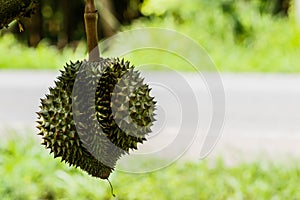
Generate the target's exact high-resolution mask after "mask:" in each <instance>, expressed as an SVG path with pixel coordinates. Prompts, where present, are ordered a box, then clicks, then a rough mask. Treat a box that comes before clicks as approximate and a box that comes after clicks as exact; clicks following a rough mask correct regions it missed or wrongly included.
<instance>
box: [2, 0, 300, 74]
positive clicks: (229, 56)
mask: <svg viewBox="0 0 300 200" xmlns="http://www.w3.org/2000/svg"><path fill="white" fill-rule="evenodd" d="M261 1H263V0H261ZM234 2H235V3H234V4H232V1H225V0H224V1H223V0H222V1H209V0H203V1H198V0H190V1H189V2H188V3H187V2H186V1H179V0H162V1H158V0H147V1H144V3H143V4H142V7H141V12H142V13H143V14H144V15H145V16H146V17H144V18H140V19H138V20H136V21H134V23H132V24H131V25H129V26H123V28H122V29H123V30H128V29H135V28H140V27H161V28H163V27H165V28H170V29H174V30H177V31H179V32H180V33H183V34H186V35H187V36H189V37H191V38H192V39H193V40H195V41H197V42H198V43H199V45H201V46H202V47H203V48H204V49H205V50H206V51H207V53H208V54H209V56H210V57H211V58H212V60H213V61H214V63H215V64H216V66H217V67H218V69H219V70H220V71H223V72H286V73H295V72H296V73H299V72H300V62H299V55H300V25H299V23H298V22H297V21H296V20H295V13H294V12H293V7H291V10H290V14H289V17H288V18H281V17H274V16H273V15H272V14H270V13H268V12H261V11H260V7H261V3H259V2H260V1H258V0H257V1H256V0H253V1H246V0H244V1H234ZM245 13H247V14H245ZM145 39H147V38H146V36H145ZM158 42H163V41H161V40H159V41H158ZM173 42H174V43H176V41H173ZM118 45H120V46H121V45H122V44H118ZM176 45H177V46H179V47H180V46H181V45H182V46H184V45H185V44H179V43H176ZM85 52H86V48H85V45H84V43H80V45H79V46H78V47H77V48H76V51H75V52H73V50H72V49H71V48H68V47H67V48H65V49H63V50H62V51H58V50H56V49H55V48H54V47H52V46H49V44H48V43H47V42H45V41H43V42H41V43H40V44H39V46H38V48H37V49H36V50H35V49H32V48H27V47H25V45H20V44H19V43H18V42H17V41H16V40H15V39H14V38H13V37H11V36H3V37H1V38H0V53H1V54H0V68H9V69H11V68H22V69H26V68H30V69H60V68H62V66H63V65H64V63H65V62H68V61H69V60H72V61H75V60H77V59H79V58H83V57H84V56H85ZM16 57H18V58H21V57H22V59H15V58H16ZM125 57H126V58H127V59H128V60H130V61H131V62H132V63H133V64H135V65H136V66H138V65H140V64H144V63H147V62H148V61H151V60H147V59H152V62H153V61H155V62H156V63H165V62H167V63H165V64H167V65H168V66H170V67H171V68H174V69H178V70H183V71H186V70H189V69H190V68H191V67H190V65H189V64H188V63H186V62H185V61H182V60H180V59H179V58H176V57H174V56H170V55H168V54H164V53H161V52H157V51H156V52H149V51H146V52H142V51H141V52H132V53H130V54H128V55H126V56H125ZM145 59H146V60H145ZM12 60H14V62H11V61H12ZM148 63H149V62H148Z"/></svg>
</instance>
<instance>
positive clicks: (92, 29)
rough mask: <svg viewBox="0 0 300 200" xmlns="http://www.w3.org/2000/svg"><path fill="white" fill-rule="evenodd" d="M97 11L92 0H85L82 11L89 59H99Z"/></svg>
mask: <svg viewBox="0 0 300 200" xmlns="http://www.w3.org/2000/svg"><path fill="white" fill-rule="evenodd" d="M97 22H98V13H97V10H96V7H95V4H94V0H87V1H86V4H85V11H84V23H85V32H86V38H87V44H88V51H89V61H91V62H93V61H99V60H100V52H99V48H98V31H97V30H98V29H97Z"/></svg>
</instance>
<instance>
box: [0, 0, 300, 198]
mask: <svg viewBox="0 0 300 200" xmlns="http://www.w3.org/2000/svg"><path fill="white" fill-rule="evenodd" d="M84 3H85V1H83V0H77V1H74V0H73V1H71V0H60V1H57V0H51V1H50V0H41V1H40V4H39V6H38V9H37V10H36V14H35V15H34V16H32V17H31V18H21V19H20V23H21V24H22V26H23V27H24V31H21V32H20V30H19V24H18V23H17V22H12V23H11V24H10V25H9V27H8V28H4V29H2V30H0V136H1V140H0V177H1V179H0V198H1V199H74V198H75V199H113V197H112V196H111V194H110V188H109V185H108V183H107V182H105V181H100V180H99V179H94V178H91V177H89V176H88V175H87V174H85V173H84V172H81V171H80V170H78V169H73V168H70V167H68V166H66V165H65V164H62V163H60V162H59V159H53V158H52V155H48V154H49V152H48V151H47V150H45V149H44V148H43V147H42V146H41V145H40V144H39V142H40V138H39V137H36V133H37V130H36V128H35V125H36V124H35V120H36V117H37V116H36V114H35V112H36V111H38V109H39V108H38V106H39V101H40V98H42V97H44V95H45V94H46V93H47V92H48V88H49V87H50V86H53V85H54V80H55V78H56V77H57V76H58V75H59V70H61V69H63V66H64V65H65V63H66V62H69V61H70V60H71V61H73V62H75V61H76V60H81V59H84V58H86V54H87V49H86V40H85V30H84V22H83V12H84ZM95 3H96V6H97V8H98V12H99V27H100V28H99V33H98V34H99V39H100V40H101V41H104V40H105V39H108V38H111V37H113V36H114V35H116V34H118V33H120V32H122V31H128V30H135V29H138V28H145V27H159V28H168V29H172V30H176V31H178V32H179V33H183V34H185V35H187V36H188V37H190V38H191V39H192V40H194V41H196V42H197V43H198V44H199V45H200V46H201V47H203V49H204V50H205V51H206V52H207V54H208V55H209V57H210V58H211V60H212V62H213V63H214V64H215V65H216V68H217V72H213V73H220V76H221V78H222V81H223V85H224V92H225V97H226V102H225V109H226V119H225V121H224V126H223V132H222V137H221V138H220V140H219V142H218V143H217V145H216V148H215V149H214V151H213V152H212V153H211V154H210V155H209V156H208V157H207V158H205V159H204V160H200V156H199V155H200V150H201V146H202V145H203V138H204V136H203V134H204V135H205V133H206V132H207V129H208V128H209V125H210V117H211V115H212V112H213V108H212V107H211V102H210V94H209V91H207V88H206V87H205V84H206V83H205V82H204V81H203V80H201V79H199V78H197V77H196V75H195V74H196V73H195V69H193V68H192V67H191V64H190V63H188V62H185V61H182V60H180V59H178V57H176V56H174V55H173V56H172V55H168V54H165V53H162V52H161V51H148V52H147V56H146V55H145V52H131V53H129V54H126V55H124V56H123V57H124V58H126V59H128V60H130V61H131V63H133V64H134V65H136V66H139V65H142V64H143V63H151V62H152V61H155V62H156V63H164V64H167V65H168V69H169V70H171V71H172V70H174V71H176V72H177V73H178V74H179V75H180V76H181V77H184V80H186V82H187V83H188V84H189V85H190V87H191V88H192V90H193V91H194V92H195V94H197V95H196V100H197V101H198V102H199V104H198V106H199V108H198V112H199V116H198V117H199V119H200V120H199V121H200V122H199V123H200V125H199V127H200V128H199V134H198V135H197V134H196V137H195V138H194V139H195V140H194V141H193V142H192V144H191V146H190V148H189V149H188V150H187V151H186V152H185V154H184V155H183V157H182V158H181V159H180V160H179V161H177V162H175V163H172V164H171V165H170V166H168V167H165V168H163V169H160V170H158V171H155V172H152V173H144V174H134V173H133V174H132V173H125V172H122V170H117V172H115V173H113V174H112V176H111V181H112V183H113V186H114V188H115V193H116V194H117V199H283V198H287V199H300V191H299V189H298V182H299V178H300V163H299V162H300V161H299V159H300V150H299V143H300V135H299V131H300V123H299V121H300V114H299V113H300V106H299V102H300V87H299V85H300V75H299V72H300V62H299V55H300V2H299V1H297V0H240V1H233V0H214V1H209V0H189V1H181V0H122V1H116V0H95ZM147 37H148V36H145V38H147ZM157 41H159V42H160V43H164V42H165V44H172V43H174V45H176V46H177V47H178V48H180V47H182V49H186V48H184V47H185V45H186V44H184V43H180V42H178V41H171V38H170V39H169V41H162V40H161V39H159V38H157ZM135 42H137V41H129V42H127V43H126V44H125V43H122V44H117V45H120V47H121V46H122V45H126V46H130V43H135ZM190 53H191V54H193V52H190ZM108 54H109V53H107V55H108ZM103 55H104V56H105V55H106V53H105V51H104V54H103ZM165 61H168V62H165ZM161 69H162V68H159V67H152V68H151V70H150V71H147V73H146V74H145V76H146V77H147V78H149V80H150V81H151V80H156V81H157V82H160V81H161V82H163V81H166V82H167V83H168V84H170V85H174V87H176V88H178V90H180V89H182V90H183V88H181V86H180V84H179V83H178V82H177V81H178V79H176V77H175V78H172V75H171V74H169V73H165V72H163V70H161ZM203 73H205V71H203ZM176 83H177V84H176ZM168 84H165V85H167V86H168ZM155 89H157V91H158V92H157V93H155V94H156V97H157V98H158V99H160V102H161V104H159V103H160V102H158V104H159V106H161V108H162V110H161V113H160V114H161V116H163V117H161V118H160V119H162V120H165V121H159V122H158V124H157V127H156V129H159V128H161V127H163V130H164V131H163V132H159V134H154V135H151V138H150V139H151V140H150V141H152V143H153V141H155V142H154V144H153V145H154V147H162V146H164V145H167V144H169V143H168V142H169V141H170V140H171V139H173V138H174V137H176V133H177V132H176V130H177V129H176V128H178V127H177V126H180V124H178V122H177V121H174V120H173V119H175V118H176V117H178V116H180V112H179V111H178V109H173V113H170V112H163V111H164V110H163V108H166V107H164V105H165V106H167V105H169V106H170V107H172V106H173V105H174V106H178V108H180V105H177V104H176V98H174V99H172V98H173V97H172V93H171V92H169V93H168V91H167V90H164V88H160V87H159V86H156V88H154V90H155ZM188 98H190V96H187V97H186V99H187V100H188ZM162 102H163V103H162ZM173 102H174V103H173ZM177 103H178V102H177ZM172 108H173V107H172ZM172 108H171V109H169V110H172ZM176 108H177V107H176ZM166 119H168V120H169V121H172V120H173V121H172V123H170V124H168V120H166ZM159 126H161V127H159ZM150 144H151V143H150ZM155 145H157V146H155ZM161 159H163V158H156V159H153V160H147V161H146V162H145V163H141V167H142V165H146V166H151V165H155V164H154V163H158V165H159V163H162V162H163V161H162V160H161ZM145 168H147V167H145Z"/></svg>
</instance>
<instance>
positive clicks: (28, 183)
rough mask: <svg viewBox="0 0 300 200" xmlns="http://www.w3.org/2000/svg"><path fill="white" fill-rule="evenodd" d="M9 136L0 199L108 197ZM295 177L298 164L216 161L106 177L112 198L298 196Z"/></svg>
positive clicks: (0, 145)
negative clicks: (113, 193) (110, 184)
mask: <svg viewBox="0 0 300 200" xmlns="http://www.w3.org/2000/svg"><path fill="white" fill-rule="evenodd" d="M9 135H10V136H6V137H2V139H1V142H0V176H1V179H0V196H1V199H4V200H6V199H113V197H112V196H111V193H110V187H109V184H108V183H107V182H106V181H103V180H100V179H96V178H92V177H90V176H88V175H87V174H86V173H84V172H82V171H81V170H79V169H75V168H70V167H68V166H67V165H65V164H63V163H60V161H59V159H53V158H52V156H50V155H48V153H47V151H46V150H45V149H43V148H42V147H41V146H40V145H39V141H38V140H37V139H36V138H33V136H31V135H29V133H28V132H27V133H24V134H23V135H21V134H13V133H11V132H10V134H9ZM152 162H153V161H152ZM149 164H151V162H149V163H148V165H149ZM299 178H300V166H299V163H294V164H293V162H291V163H289V164H287V163H286V164H283V163H281V164H280V163H277V164H274V163H271V162H268V161H266V160H264V161H261V160H260V161H257V162H253V163H248V164H239V165H237V166H234V167H228V166H226V165H225V164H224V163H223V162H222V160H221V159H220V160H219V161H217V162H214V163H213V164H209V163H207V162H205V161H199V162H194V163H190V162H189V163H183V162H177V163H175V164H173V165H171V166H169V167H167V168H165V169H161V170H159V171H156V172H152V173H146V174H127V173H123V172H120V171H118V172H115V173H114V174H113V176H112V179H111V181H112V184H113V186H114V189H115V193H116V195H117V199H143V200H145V199H149V200H150V199H151V200H152V199H166V200H168V199H170V200H171V199H291V198H293V199H299V198H300V192H299V188H298V183H299Z"/></svg>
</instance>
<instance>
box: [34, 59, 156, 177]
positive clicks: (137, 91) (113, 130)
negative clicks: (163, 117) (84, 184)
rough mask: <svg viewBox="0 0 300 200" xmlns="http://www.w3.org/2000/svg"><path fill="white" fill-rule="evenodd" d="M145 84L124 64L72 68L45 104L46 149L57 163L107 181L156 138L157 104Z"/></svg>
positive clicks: (79, 64)
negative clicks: (117, 167)
mask: <svg viewBox="0 0 300 200" xmlns="http://www.w3.org/2000/svg"><path fill="white" fill-rule="evenodd" d="M143 81H144V80H143V79H142V78H140V74H139V73H138V72H137V71H135V70H134V67H133V66H130V64H129V62H125V61H124V60H119V59H115V58H112V59H102V58H101V59H100V61H99V62H87V61H83V62H80V61H78V62H76V63H71V64H67V65H66V66H65V69H64V70H62V71H61V75H60V76H59V77H58V80H57V81H55V87H53V88H50V89H49V94H48V95H46V97H45V98H44V99H41V106H40V109H41V110H40V111H39V112H38V113H37V114H38V117H39V119H38V126H37V127H38V129H39V130H40V132H39V135H41V136H42V138H43V142H42V144H43V145H45V147H46V148H48V149H50V152H51V153H53V154H54V157H61V159H62V161H65V162H67V163H69V164H70V165H74V166H75V167H80V168H81V169H82V170H84V171H86V172H87V173H88V174H90V175H92V176H95V177H99V178H102V179H107V178H108V177H109V175H110V173H111V172H112V170H113V169H114V167H115V165H116V162H117V160H118V159H119V158H120V157H121V156H122V155H123V154H127V153H129V151H130V150H131V149H137V145H138V143H143V141H145V140H146V135H147V134H148V133H150V132H151V125H152V124H153V122H154V120H155V119H154V109H155V103H156V102H155V101H154V98H153V97H151V96H150V90H151V89H150V88H149V87H148V85H147V84H144V83H143Z"/></svg>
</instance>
